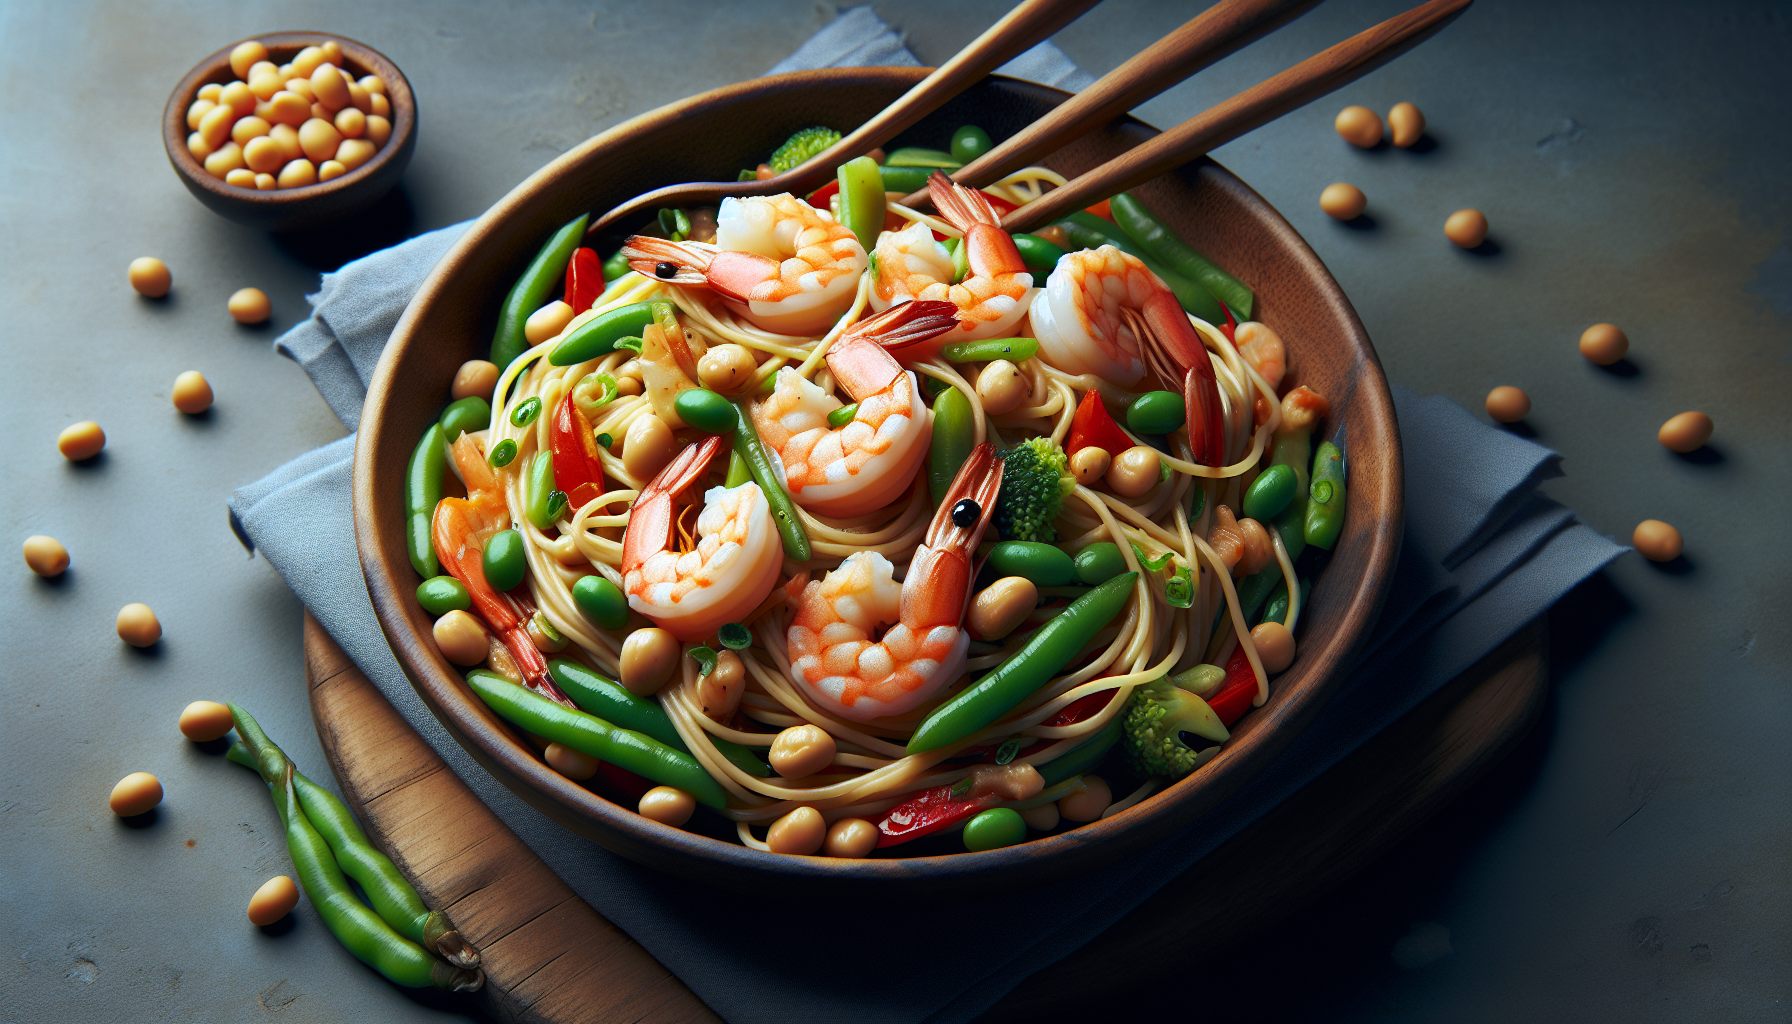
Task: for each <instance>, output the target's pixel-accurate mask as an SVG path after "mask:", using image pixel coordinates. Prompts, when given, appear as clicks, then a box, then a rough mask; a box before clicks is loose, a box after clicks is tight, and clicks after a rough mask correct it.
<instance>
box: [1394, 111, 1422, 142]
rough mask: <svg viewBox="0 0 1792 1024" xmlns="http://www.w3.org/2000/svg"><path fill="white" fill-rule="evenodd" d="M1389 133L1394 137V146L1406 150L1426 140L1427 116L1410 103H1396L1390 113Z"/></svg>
mask: <svg viewBox="0 0 1792 1024" xmlns="http://www.w3.org/2000/svg"><path fill="white" fill-rule="evenodd" d="M1388 131H1389V133H1390V134H1392V135H1393V143H1394V145H1396V146H1398V147H1399V148H1401V149H1405V148H1406V147H1408V146H1410V145H1412V144H1413V143H1415V142H1417V141H1419V140H1420V139H1421V138H1424V136H1425V115H1424V114H1421V113H1419V108H1418V107H1415V106H1413V105H1412V104H1410V103H1396V104H1394V109H1392V110H1390V111H1388Z"/></svg>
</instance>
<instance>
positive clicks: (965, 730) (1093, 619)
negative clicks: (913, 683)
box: [518, 572, 1139, 754]
mask: <svg viewBox="0 0 1792 1024" xmlns="http://www.w3.org/2000/svg"><path fill="white" fill-rule="evenodd" d="M1138 578H1139V574H1138V573H1135V572H1129V573H1124V574H1122V575H1120V576H1116V577H1114V578H1113V579H1111V580H1109V581H1107V582H1106V583H1103V584H1102V585H1101V586H1098V587H1096V588H1094V589H1093V590H1091V591H1089V592H1088V593H1087V594H1084V595H1083V596H1082V597H1079V598H1077V599H1076V600H1075V601H1072V602H1071V604H1070V607H1068V608H1066V609H1064V610H1063V611H1062V612H1060V613H1058V615H1056V616H1055V617H1053V618H1052V620H1051V621H1050V622H1047V623H1046V624H1045V625H1043V626H1041V627H1040V628H1039V631H1038V632H1036V633H1034V634H1033V637H1032V639H1030V640H1028V641H1027V644H1026V646H1025V647H1022V648H1021V649H1020V650H1018V651H1016V652H1014V653H1013V654H1011V655H1009V656H1008V659H1007V660H1006V661H1004V662H1002V663H1001V664H1000V665H997V666H996V667H995V669H994V670H993V671H991V672H990V673H989V674H988V675H985V676H984V677H983V678H981V679H979V680H977V681H976V682H974V683H972V684H971V685H970V686H969V687H967V688H966V689H965V690H964V692H962V693H960V694H959V695H958V696H956V697H954V698H952V699H951V700H949V701H947V702H946V703H944V704H942V705H940V706H939V707H938V708H937V709H935V710H934V712H933V714H931V715H928V716H927V720H926V721H924V722H922V723H921V727H920V728H918V729H916V730H915V735H914V737H913V738H911V739H910V740H909V741H908V752H909V753H911V754H921V753H925V752H927V751H929V750H936V749H938V748H940V747H943V746H946V745H947V744H950V743H956V742H958V741H959V740H961V739H964V738H965V737H966V736H969V735H971V734H972V733H974V732H976V731H977V730H979V729H981V728H983V727H984V726H986V725H989V724H990V723H992V722H994V721H995V720H996V719H998V718H1001V717H1002V716H1003V715H1005V714H1007V713H1008V712H1009V711H1011V710H1013V708H1014V707H1015V706H1016V705H1017V704H1019V703H1020V702H1021V701H1023V700H1026V699H1027V697H1029V696H1030V695H1032V693H1033V692H1034V691H1036V690H1038V689H1039V688H1040V687H1041V686H1044V685H1045V684H1046V682H1047V681H1048V680H1050V679H1051V677H1052V676H1054V675H1056V674H1057V673H1058V671H1059V670H1061V669H1062V668H1063V667H1064V666H1065V665H1068V664H1069V663H1070V659H1072V658H1074V657H1076V655H1077V652H1079V651H1081V650H1082V649H1083V647H1084V646H1086V645H1087V644H1088V643H1089V641H1090V640H1091V639H1093V638H1094V636H1095V634H1096V633H1098V632H1100V631H1101V629H1102V627H1104V626H1106V625H1107V624H1108V623H1109V622H1112V621H1113V620H1114V617H1115V616H1117V615H1119V614H1120V612H1121V611H1123V610H1124V609H1125V608H1126V602H1127V601H1129V600H1130V599H1131V598H1132V596H1133V585H1134V584H1135V583H1136V582H1137V581H1138ZM518 689H521V687H518ZM541 699H544V700H545V698H541Z"/></svg>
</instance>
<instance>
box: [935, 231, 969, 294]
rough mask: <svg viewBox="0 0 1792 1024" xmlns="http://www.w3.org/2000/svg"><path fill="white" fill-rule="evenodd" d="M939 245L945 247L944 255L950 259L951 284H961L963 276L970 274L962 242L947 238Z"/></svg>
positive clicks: (961, 240) (957, 239)
mask: <svg viewBox="0 0 1792 1024" xmlns="http://www.w3.org/2000/svg"><path fill="white" fill-rule="evenodd" d="M940 244H941V245H943V246H945V247H946V255H948V256H950V257H952V283H953V284H958V283H960V282H962V281H963V280H964V276H965V275H966V274H968V273H970V272H971V259H970V257H969V256H968V255H966V253H965V248H964V240H963V239H960V238H948V239H946V240H945V241H944V242H941V243H940Z"/></svg>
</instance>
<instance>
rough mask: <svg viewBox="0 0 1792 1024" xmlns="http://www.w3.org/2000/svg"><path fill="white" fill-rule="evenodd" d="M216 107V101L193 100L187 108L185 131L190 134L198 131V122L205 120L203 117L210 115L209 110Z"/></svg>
mask: <svg viewBox="0 0 1792 1024" xmlns="http://www.w3.org/2000/svg"><path fill="white" fill-rule="evenodd" d="M217 105H218V101H217V100H205V99H199V100H194V101H193V103H192V105H190V106H189V107H187V130H188V131H190V132H196V131H198V130H199V122H200V121H201V120H203V119H204V118H205V115H206V114H208V113H210V112H211V109H212V108H213V107H216V106H217Z"/></svg>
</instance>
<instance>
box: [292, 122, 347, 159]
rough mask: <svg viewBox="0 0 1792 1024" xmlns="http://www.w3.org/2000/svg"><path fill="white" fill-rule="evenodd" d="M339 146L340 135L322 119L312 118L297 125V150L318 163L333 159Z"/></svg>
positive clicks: (331, 125) (340, 142)
mask: <svg viewBox="0 0 1792 1024" xmlns="http://www.w3.org/2000/svg"><path fill="white" fill-rule="evenodd" d="M340 145H342V133H341V132H339V131H337V130H336V126H335V125H333V124H331V123H330V122H328V121H326V120H324V119H323V118H320V117H314V118H311V119H310V120H308V121H306V122H305V123H304V124H302V125H299V148H301V149H303V150H304V151H305V155H306V156H308V157H310V158H311V159H313V160H316V161H317V162H318V163H322V162H324V161H325V160H329V159H332V158H334V157H335V156H336V148H337V147H338V146H340Z"/></svg>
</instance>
